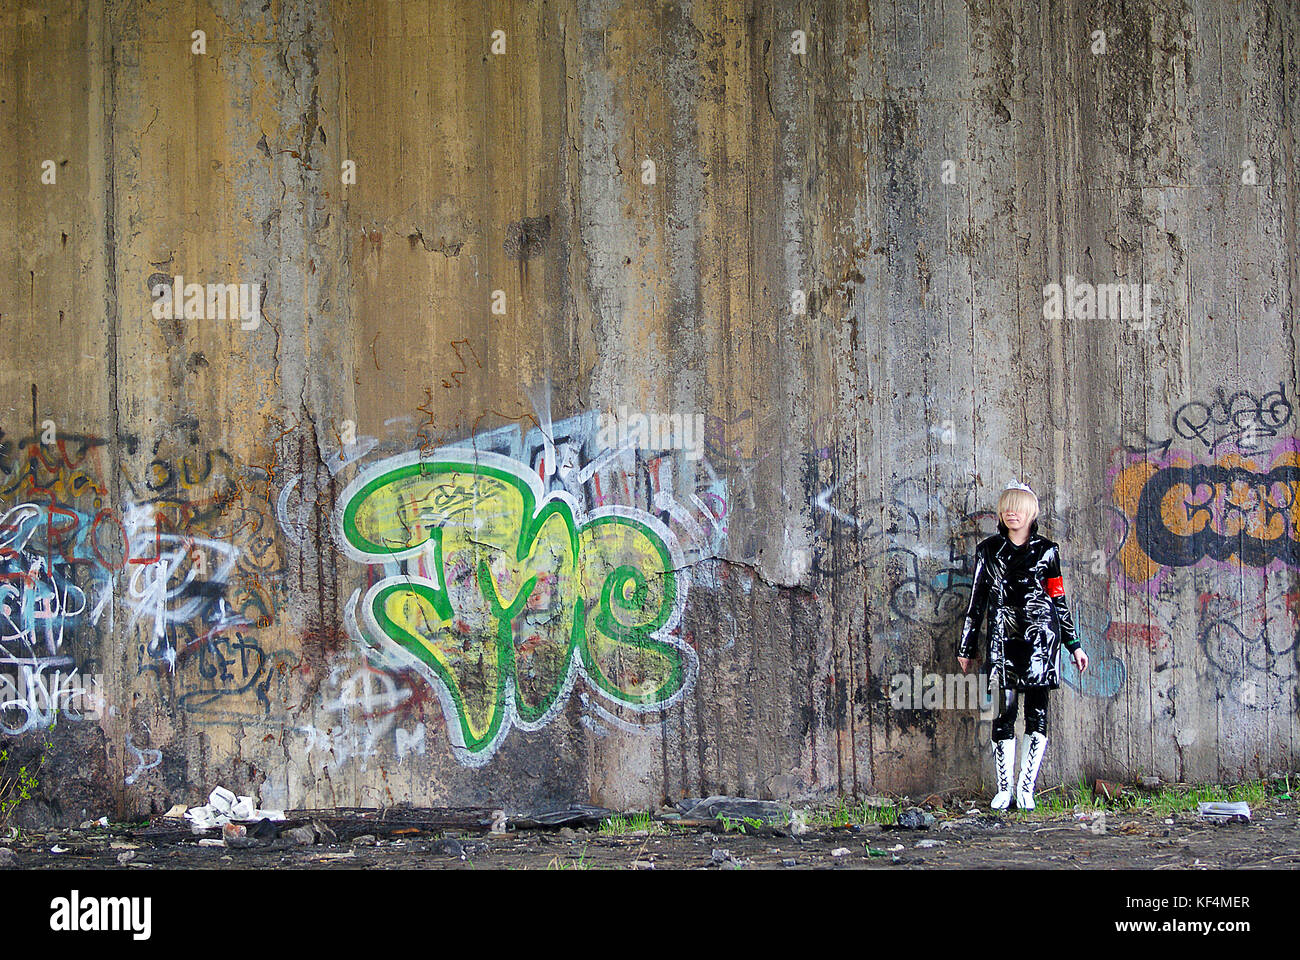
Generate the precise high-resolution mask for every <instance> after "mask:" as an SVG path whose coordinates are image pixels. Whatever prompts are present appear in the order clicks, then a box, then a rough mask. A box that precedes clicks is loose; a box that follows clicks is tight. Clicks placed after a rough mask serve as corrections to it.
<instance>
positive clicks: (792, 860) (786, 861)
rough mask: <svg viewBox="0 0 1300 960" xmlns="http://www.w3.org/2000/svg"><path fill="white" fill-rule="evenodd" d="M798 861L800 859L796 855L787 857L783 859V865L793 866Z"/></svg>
mask: <svg viewBox="0 0 1300 960" xmlns="http://www.w3.org/2000/svg"><path fill="white" fill-rule="evenodd" d="M798 862H799V861H798V860H796V859H795V858H794V857H787V858H786V859H784V860H782V861H781V866H783V867H793V866H795V865H796V864H797V863H798Z"/></svg>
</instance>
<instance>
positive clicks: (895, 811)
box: [808, 797, 903, 827]
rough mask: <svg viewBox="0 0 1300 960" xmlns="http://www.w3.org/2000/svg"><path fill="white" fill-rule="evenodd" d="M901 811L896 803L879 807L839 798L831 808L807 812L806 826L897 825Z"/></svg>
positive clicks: (864, 802) (862, 801)
mask: <svg viewBox="0 0 1300 960" xmlns="http://www.w3.org/2000/svg"><path fill="white" fill-rule="evenodd" d="M902 811H903V808H902V806H901V805H900V804H898V803H890V804H889V805H887V806H879V805H877V804H871V803H868V802H867V801H865V800H854V799H852V798H849V797H840V798H839V800H838V801H836V803H835V806H833V807H829V808H821V809H814V810H811V811H809V814H808V825H809V826H830V827H848V826H852V825H855V824H856V825H864V824H868V823H879V824H882V825H887V824H893V823H898V815H899V814H900V813H901V812H902Z"/></svg>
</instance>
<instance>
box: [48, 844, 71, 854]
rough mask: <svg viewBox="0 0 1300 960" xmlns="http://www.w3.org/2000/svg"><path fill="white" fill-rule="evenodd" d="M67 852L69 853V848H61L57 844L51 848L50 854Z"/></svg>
mask: <svg viewBox="0 0 1300 960" xmlns="http://www.w3.org/2000/svg"><path fill="white" fill-rule="evenodd" d="M67 852H68V848H67V847H61V846H59V845H58V844H57V843H56V844H55V845H54V846H52V847H50V853H67Z"/></svg>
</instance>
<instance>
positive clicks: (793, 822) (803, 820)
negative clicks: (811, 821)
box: [790, 807, 812, 837]
mask: <svg viewBox="0 0 1300 960" xmlns="http://www.w3.org/2000/svg"><path fill="white" fill-rule="evenodd" d="M809 816H810V813H809V811H808V809H807V808H806V807H805V808H804V809H803V810H795V811H793V812H792V813H791V814H790V835H791V836H792V837H802V836H803V835H804V834H806V833H808V832H809V831H810V830H812V827H810V826H808V818H809Z"/></svg>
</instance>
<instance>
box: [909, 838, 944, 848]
mask: <svg viewBox="0 0 1300 960" xmlns="http://www.w3.org/2000/svg"><path fill="white" fill-rule="evenodd" d="M916 845H917V846H918V847H920V848H921V849H926V848H928V847H946V846H947V845H948V841H947V840H918V841H917V843H916Z"/></svg>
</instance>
